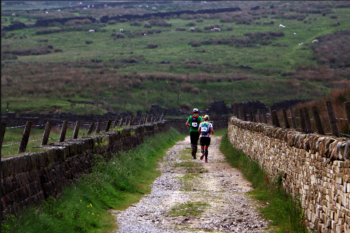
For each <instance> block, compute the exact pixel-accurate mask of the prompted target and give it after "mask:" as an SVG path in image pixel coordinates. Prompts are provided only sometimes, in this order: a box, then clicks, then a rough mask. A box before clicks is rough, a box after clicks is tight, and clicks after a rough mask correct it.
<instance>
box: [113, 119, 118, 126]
mask: <svg viewBox="0 0 350 233" xmlns="http://www.w3.org/2000/svg"><path fill="white" fill-rule="evenodd" d="M117 125H118V118H116V119H115V121H114V123H113V129H114V128H115V127H116V126H117Z"/></svg>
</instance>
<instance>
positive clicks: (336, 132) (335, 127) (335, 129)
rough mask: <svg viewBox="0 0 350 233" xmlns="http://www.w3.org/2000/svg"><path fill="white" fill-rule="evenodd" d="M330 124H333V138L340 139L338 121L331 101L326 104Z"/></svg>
mask: <svg viewBox="0 0 350 233" xmlns="http://www.w3.org/2000/svg"><path fill="white" fill-rule="evenodd" d="M326 107H327V113H328V118H329V123H330V124H331V129H332V134H333V136H336V137H340V134H339V129H338V124H337V119H336V118H335V114H334V110H333V107H332V103H331V101H327V102H326Z"/></svg>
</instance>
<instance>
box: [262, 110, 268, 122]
mask: <svg viewBox="0 0 350 233" xmlns="http://www.w3.org/2000/svg"><path fill="white" fill-rule="evenodd" d="M262 116H263V122H264V123H265V124H267V119H266V111H265V109H264V108H263V109H262Z"/></svg>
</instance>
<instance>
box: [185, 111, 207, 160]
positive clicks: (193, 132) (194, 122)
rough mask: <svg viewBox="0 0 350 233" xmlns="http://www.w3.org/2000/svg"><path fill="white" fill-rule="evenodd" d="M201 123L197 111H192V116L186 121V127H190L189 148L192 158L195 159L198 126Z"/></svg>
mask: <svg viewBox="0 0 350 233" xmlns="http://www.w3.org/2000/svg"><path fill="white" fill-rule="evenodd" d="M202 121H203V119H202V117H200V116H199V115H198V109H197V108H195V109H193V115H191V116H190V117H189V118H188V120H187V121H186V126H187V127H190V137H191V148H192V157H193V159H196V153H197V144H198V138H199V132H198V126H199V124H200V123H201V122H202Z"/></svg>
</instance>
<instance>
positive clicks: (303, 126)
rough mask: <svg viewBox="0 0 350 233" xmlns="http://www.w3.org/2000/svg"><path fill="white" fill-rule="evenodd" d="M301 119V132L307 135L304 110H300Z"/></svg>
mask: <svg viewBox="0 0 350 233" xmlns="http://www.w3.org/2000/svg"><path fill="white" fill-rule="evenodd" d="M299 118H300V125H301V131H302V132H304V133H307V130H306V125H305V119H304V114H303V109H302V108H300V109H299Z"/></svg>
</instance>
